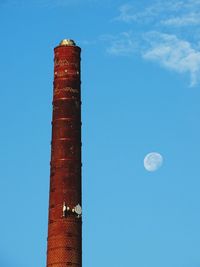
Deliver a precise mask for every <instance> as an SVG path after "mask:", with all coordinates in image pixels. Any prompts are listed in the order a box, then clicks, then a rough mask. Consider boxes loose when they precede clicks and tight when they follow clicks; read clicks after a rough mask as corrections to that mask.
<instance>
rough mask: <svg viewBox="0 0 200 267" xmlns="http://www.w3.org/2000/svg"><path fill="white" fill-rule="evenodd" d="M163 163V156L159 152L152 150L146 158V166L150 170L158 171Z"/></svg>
mask: <svg viewBox="0 0 200 267" xmlns="http://www.w3.org/2000/svg"><path fill="white" fill-rule="evenodd" d="M162 164H163V157H162V155H161V154H159V153H157V152H151V153H149V154H147V155H146V156H145V158H144V167H145V169H146V170H147V171H149V172H154V171H157V170H158V169H159V168H160V167H161V166H162Z"/></svg>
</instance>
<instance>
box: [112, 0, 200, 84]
mask: <svg viewBox="0 0 200 267" xmlns="http://www.w3.org/2000/svg"><path fill="white" fill-rule="evenodd" d="M116 20H117V21H118V22H125V23H127V25H128V27H127V30H128V29H129V30H131V29H133V28H134V29H135V32H134V34H135V36H134V38H133V37H132V36H129V35H127V36H123V35H121V36H120V35H119V36H120V37H121V38H120V39H119V40H118V39H117V40H114V42H113V44H112V45H111V46H109V48H108V51H109V52H111V53H112V54H115V55H118V54H119V55H123V54H126V53H127V54H128V53H130V52H131V51H135V52H137V53H140V55H142V58H143V59H144V60H150V61H153V62H156V63H158V64H160V65H161V66H162V67H164V68H166V69H168V70H172V71H175V72H177V73H181V74H189V75H190V86H195V85H197V84H198V83H200V78H199V77H200V50H199V47H200V45H199V44H200V42H199V40H200V34H199V25H200V0H168V1H163V0H152V1H149V2H148V3H147V4H144V3H143V4H142V3H140V2H136V1H134V2H133V1H132V2H131V1H130V2H129V3H128V4H123V5H121V6H120V7H119V16H118V17H116V18H115V21H116ZM136 36H137V38H136ZM144 36H145V38H144ZM135 43H136V44H137V43H139V45H137V46H135ZM120 51H122V53H120Z"/></svg>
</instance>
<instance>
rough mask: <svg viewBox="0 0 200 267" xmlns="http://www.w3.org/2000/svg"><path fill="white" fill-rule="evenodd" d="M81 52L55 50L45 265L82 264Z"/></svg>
mask: <svg viewBox="0 0 200 267" xmlns="http://www.w3.org/2000/svg"><path fill="white" fill-rule="evenodd" d="M80 52H81V49H80V47H78V46H76V44H75V43H74V41H72V40H66V39H65V40H63V41H62V42H61V43H60V45H59V46H57V47H56V48H55V49H54V54H55V57H54V92H53V119H52V143H51V171H50V193H49V220H48V241H47V265H46V266H47V267H66V266H72V267H73V266H80V267H81V266H82V219H81V214H82V209H81V108H80V107H81V97H80V95H81V93H80Z"/></svg>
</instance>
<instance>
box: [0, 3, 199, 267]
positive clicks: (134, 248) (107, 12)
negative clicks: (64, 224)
mask: <svg viewBox="0 0 200 267" xmlns="http://www.w3.org/2000/svg"><path fill="white" fill-rule="evenodd" d="M163 2H164V3H163ZM0 25H1V27H0V36H1V42H0V51H1V52H0V53H1V64H0V71H1V80H0V81H1V90H0V94H1V95H0V96H1V105H0V114H1V115H0V116H1V131H0V148H1V157H0V162H1V179H0V186H1V194H0V209H1V221H0V236H1V238H0V266H2V267H12V266H14V267H33V266H34V267H35V266H45V261H46V255H45V253H46V238H47V210H48V186H49V161H50V141H51V112H52V110H51V108H52V107H51V101H52V89H53V88H52V82H53V48H54V47H55V46H56V45H57V44H58V43H59V42H60V40H62V39H63V38H71V39H74V40H75V41H76V42H77V44H78V45H79V46H81V48H82V103H83V105H82V121H83V129H82V132H83V140H82V141H83V265H84V266H87V267H90V266H91V267H92V266H96V267H100V266H102V265H104V266H115V267H121V266H125V265H128V266H137V267H161V266H162V267H169V266H170V267H199V266H200V254H199V251H200V194H199V188H200V168H199V150H200V142H199V136H200V124H199V118H200V105H199V100H200V79H199V77H200V31H199V26H200V1H199V0H184V1H183V0H182V1H181V0H180V1H178V0H177V1H175V0H169V1H159V0H158V1H155V0H148V1H147V0H146V1H145V0H141V1H136V0H135V1H127V2H126V1H121V0H115V1H114V0H107V1H106V0H102V1H97V0H96V1H95V0H85V1H80V0H73V1H72V0H71V1H70V0H65V1H61V0H60V1H58V0H52V1H49V0H41V1H39V0H36V1H32V0H30V1H25V0H21V1H20V0H19V1H17V0H16V1H15V0H4V1H3V0H2V1H1V2H0ZM151 151H157V152H159V153H161V154H162V155H163V158H164V164H163V166H162V167H161V168H160V169H159V170H158V171H156V172H152V173H150V172H147V171H146V170H145V169H144V167H143V159H144V157H145V155H146V154H147V153H149V152H151Z"/></svg>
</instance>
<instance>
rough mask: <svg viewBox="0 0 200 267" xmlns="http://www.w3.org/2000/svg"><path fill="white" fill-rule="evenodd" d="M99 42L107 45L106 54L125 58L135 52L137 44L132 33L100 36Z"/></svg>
mask: <svg viewBox="0 0 200 267" xmlns="http://www.w3.org/2000/svg"><path fill="white" fill-rule="evenodd" d="M100 40H101V41H103V42H106V43H108V44H109V45H108V47H107V49H106V52H107V53H108V54H112V55H115V56H127V55H130V54H133V53H135V52H136V51H137V42H136V40H135V38H134V36H133V34H132V32H122V33H120V34H118V35H102V36H101V37H100Z"/></svg>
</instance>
